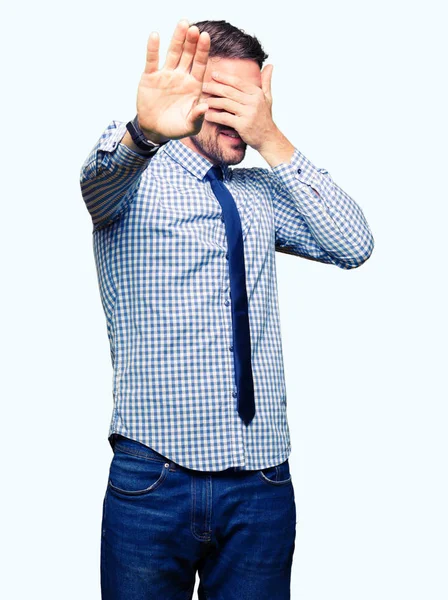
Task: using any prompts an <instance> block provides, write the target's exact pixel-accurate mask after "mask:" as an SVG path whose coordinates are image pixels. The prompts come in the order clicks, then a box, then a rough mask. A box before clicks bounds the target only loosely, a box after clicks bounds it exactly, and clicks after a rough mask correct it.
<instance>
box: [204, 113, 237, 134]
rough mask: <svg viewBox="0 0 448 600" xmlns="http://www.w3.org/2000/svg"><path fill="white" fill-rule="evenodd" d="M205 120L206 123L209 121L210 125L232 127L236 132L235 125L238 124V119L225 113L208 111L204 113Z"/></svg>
mask: <svg viewBox="0 0 448 600" xmlns="http://www.w3.org/2000/svg"><path fill="white" fill-rule="evenodd" d="M205 119H206V120H207V121H211V122H212V123H220V124H221V125H228V126H229V127H233V128H234V129H236V130H237V131H238V127H237V126H236V124H237V123H238V117H236V116H235V115H231V114H230V113H227V112H215V111H211V110H208V111H207V112H206V113H205Z"/></svg>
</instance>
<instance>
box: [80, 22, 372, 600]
mask: <svg viewBox="0 0 448 600" xmlns="http://www.w3.org/2000/svg"><path fill="white" fill-rule="evenodd" d="M266 58H267V55H266V54H265V53H264V51H263V50H262V48H261V46H260V44H259V42H258V40H257V39H256V38H254V37H252V36H249V35H248V34H246V33H244V32H243V31H241V30H239V29H237V28H236V27H234V26H232V25H230V24H229V23H227V22H225V21H201V22H199V23H196V24H195V25H191V26H190V25H189V23H188V21H186V20H181V21H179V22H178V24H177V26H176V28H175V31H174V35H173V38H172V40H171V44H170V46H169V50H168V53H167V58H166V62H165V65H164V66H163V68H162V69H160V70H159V38H158V35H157V34H156V33H152V34H151V35H150V37H149V40H148V44H147V57H146V65H145V71H144V73H143V75H142V78H141V81H140V84H139V87H138V94H137V117H136V119H134V121H133V122H129V123H127V124H125V123H123V122H119V121H113V122H112V123H111V124H110V125H109V126H108V127H107V129H106V130H105V132H104V133H103V134H102V136H101V137H100V139H99V141H98V143H97V144H96V145H95V147H94V148H93V149H92V151H91V152H90V154H89V156H88V157H87V159H86V161H85V163H84V165H83V167H82V169H81V189H82V194H83V198H84V201H85V203H86V206H87V209H88V210H89V212H90V215H91V217H92V221H93V225H94V229H93V243H94V251H95V260H96V266H97V271H98V280H99V286H100V292H101V299H102V303H103V307H104V311H105V315H106V320H107V331H108V336H109V341H110V347H111V357H112V364H113V368H114V377H113V397H114V408H113V414H112V419H111V423H110V430H109V438H108V439H109V442H110V444H111V446H112V448H113V450H114V456H113V458H112V462H111V465H110V471H109V480H108V485H107V490H106V494H105V497H104V503H103V520H102V538H101V588H102V597H103V598H106V599H108V600H112V599H113V600H131V599H132V600H143V599H145V600H146V599H149V598H154V599H161V600H164V599H168V598H191V597H192V593H193V590H194V584H195V574H196V572H198V573H199V577H200V585H199V590H198V592H199V598H207V599H215V598H216V599H217V598H225V599H228V600H230V599H237V598H254V600H255V599H257V600H263V599H268V598H269V599H270V600H271V599H273V598H277V599H284V598H290V576H291V566H292V557H293V552H294V547H295V533H296V506H295V500H294V490H293V485H292V480H291V475H290V472H289V461H288V457H289V454H290V450H291V447H290V440H289V429H288V423H287V418H286V389H285V381H284V373H283V356H282V347H281V336H280V320H279V312H278V298H277V284H276V271H275V251H276V250H277V251H280V252H288V253H290V254H293V255H296V256H301V257H304V258H307V259H311V260H316V261H319V262H323V263H328V264H333V265H336V266H338V267H340V268H342V269H351V268H356V267H359V266H360V265H361V264H363V263H364V262H365V261H366V260H367V259H368V258H369V256H370V255H371V253H372V250H373V245H374V241H373V237H372V234H371V231H370V229H369V226H368V224H367V222H366V220H365V217H364V215H363V213H362V210H361V209H360V207H359V206H358V205H357V204H356V203H355V202H354V200H353V199H352V198H350V196H348V195H347V194H346V193H345V192H344V191H343V190H341V188H339V187H338V186H337V185H336V184H335V183H334V182H333V181H332V179H331V177H330V175H329V174H328V172H327V171H325V170H324V169H318V168H316V167H315V166H314V165H313V164H312V163H311V162H310V161H309V160H308V159H307V158H306V157H305V156H304V155H303V154H302V153H301V152H300V151H299V150H298V149H297V148H296V147H295V146H294V145H293V144H292V143H291V142H290V141H289V140H288V139H287V138H286V137H285V135H284V134H283V133H282V132H281V131H280V130H279V129H278V127H277V126H276V125H275V123H274V121H273V118H272V96H271V84H270V82H271V76H272V68H273V67H272V65H268V66H267V67H266V68H264V69H263V70H262V71H261V67H262V64H263V61H264V60H265V59H266ZM214 71H217V74H214ZM247 145H250V146H251V147H253V148H255V149H256V150H258V152H259V153H260V154H261V155H262V156H263V157H264V159H265V160H266V162H267V163H268V165H269V166H270V169H261V168H249V169H244V168H236V169H231V168H230V165H237V164H239V163H240V162H241V161H242V160H243V158H244V155H245V151H246V148H247Z"/></svg>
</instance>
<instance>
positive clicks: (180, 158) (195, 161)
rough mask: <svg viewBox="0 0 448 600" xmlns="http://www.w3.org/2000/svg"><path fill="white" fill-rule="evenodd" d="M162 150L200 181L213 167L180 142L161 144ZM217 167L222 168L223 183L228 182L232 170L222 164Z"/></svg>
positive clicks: (173, 141) (209, 162) (171, 141)
mask: <svg viewBox="0 0 448 600" xmlns="http://www.w3.org/2000/svg"><path fill="white" fill-rule="evenodd" d="M162 149H163V150H164V152H167V153H168V154H169V155H170V156H171V158H173V159H174V160H175V161H176V162H178V163H179V164H180V165H181V166H182V167H184V169H186V170H187V171H189V172H190V173H191V174H192V175H194V176H195V177H197V178H198V179H200V180H201V181H202V179H203V178H204V177H205V174H206V173H207V171H208V170H209V169H210V168H211V167H212V166H213V163H212V162H211V161H210V160H208V159H207V158H205V157H204V156H202V155H201V154H198V152H195V151H194V150H192V149H191V148H189V147H188V146H186V145H185V144H183V143H182V142H181V141H180V140H170V141H169V142H167V143H166V144H163V146H162ZM219 166H220V167H221V168H222V174H223V181H229V180H230V179H231V178H232V169H230V167H229V166H228V165H226V164H224V163H220V165H219Z"/></svg>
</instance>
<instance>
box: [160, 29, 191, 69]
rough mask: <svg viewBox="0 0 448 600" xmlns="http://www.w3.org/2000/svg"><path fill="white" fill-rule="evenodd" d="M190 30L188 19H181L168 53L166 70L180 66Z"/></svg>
mask: <svg viewBox="0 0 448 600" xmlns="http://www.w3.org/2000/svg"><path fill="white" fill-rule="evenodd" d="M188 29H189V23H188V21H187V19H181V20H180V21H179V22H178V23H177V25H176V29H175V30H174V34H173V37H172V38H171V43H170V45H169V48H168V52H167V54H166V60H165V64H164V65H163V68H164V69H175V68H176V67H177V65H178V64H179V59H180V56H181V54H182V48H183V45H184V41H185V36H186V34H187V31H188Z"/></svg>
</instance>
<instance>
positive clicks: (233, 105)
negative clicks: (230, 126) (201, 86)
mask: <svg viewBox="0 0 448 600" xmlns="http://www.w3.org/2000/svg"><path fill="white" fill-rule="evenodd" d="M207 102H208V106H209V108H215V109H218V110H225V111H226V112H228V113H232V114H234V115H238V116H241V109H242V106H241V104H240V103H239V102H234V101H233V100H230V99H229V98H215V97H213V96H210V97H209V98H207Z"/></svg>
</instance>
